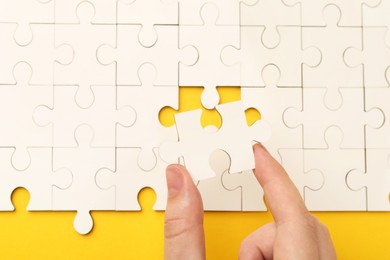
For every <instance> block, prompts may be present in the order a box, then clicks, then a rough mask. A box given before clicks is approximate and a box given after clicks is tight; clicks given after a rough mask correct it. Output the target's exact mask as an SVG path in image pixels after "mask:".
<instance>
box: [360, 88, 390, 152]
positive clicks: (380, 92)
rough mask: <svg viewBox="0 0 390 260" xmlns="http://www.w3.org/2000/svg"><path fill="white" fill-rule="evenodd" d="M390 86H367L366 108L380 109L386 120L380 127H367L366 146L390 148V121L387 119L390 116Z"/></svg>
mask: <svg viewBox="0 0 390 260" xmlns="http://www.w3.org/2000/svg"><path fill="white" fill-rule="evenodd" d="M389 98H390V88H383V87H380V88H367V89H365V105H366V110H367V111H370V110H372V109H380V110H381V112H382V113H383V115H384V118H385V120H383V124H382V125H381V126H380V127H377V128H372V127H367V129H366V148H371V149H389V148H390V136H389V134H388V133H389V129H390V122H389V120H386V118H389V116H390V114H389V113H390V106H389V102H388V100H389Z"/></svg>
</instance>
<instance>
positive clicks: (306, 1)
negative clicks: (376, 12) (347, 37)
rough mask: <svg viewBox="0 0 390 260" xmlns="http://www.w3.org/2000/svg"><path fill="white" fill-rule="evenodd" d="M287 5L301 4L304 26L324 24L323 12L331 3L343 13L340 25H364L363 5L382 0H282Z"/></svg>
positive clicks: (374, 3)
mask: <svg viewBox="0 0 390 260" xmlns="http://www.w3.org/2000/svg"><path fill="white" fill-rule="evenodd" d="M282 1H283V2H284V3H285V4H286V5H288V6H293V5H296V4H300V7H301V16H302V25H303V26H322V25H325V24H324V20H323V19H322V15H321V14H322V12H323V10H324V8H326V7H327V6H329V5H333V6H337V8H339V9H340V11H341V13H342V14H343V16H342V18H341V20H340V26H350V27H354V26H356V27H359V26H362V22H361V21H362V6H363V4H365V5H369V6H373V5H376V4H377V3H378V2H379V1H380V0H357V1H350V0H339V1H334V0H318V1H312V0H282Z"/></svg>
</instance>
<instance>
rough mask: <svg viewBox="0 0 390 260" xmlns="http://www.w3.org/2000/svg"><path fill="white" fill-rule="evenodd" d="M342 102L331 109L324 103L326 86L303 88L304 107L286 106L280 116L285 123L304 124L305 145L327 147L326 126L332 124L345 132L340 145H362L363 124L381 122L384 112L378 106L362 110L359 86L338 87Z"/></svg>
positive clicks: (292, 125) (291, 124) (378, 125)
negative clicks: (339, 105) (337, 107)
mask: <svg viewBox="0 0 390 260" xmlns="http://www.w3.org/2000/svg"><path fill="white" fill-rule="evenodd" d="M340 93H341V95H342V97H343V105H342V106H341V107H340V108H339V109H338V110H330V109H328V108H327V107H326V106H325V105H324V101H323V100H324V97H325V94H326V89H320V88H306V89H303V106H302V108H303V109H301V110H300V109H296V108H287V109H286V111H285V112H284V114H283V119H284V122H285V124H286V125H287V126H288V127H291V128H296V127H298V126H302V127H303V133H304V134H303V147H304V148H313V149H316V148H327V147H328V146H327V145H326V142H325V140H324V134H325V130H326V129H327V128H328V127H329V126H332V125H335V126H338V127H340V129H341V130H342V131H343V133H344V139H343V141H342V144H341V146H340V147H341V148H364V147H365V143H364V142H365V127H366V126H370V127H374V128H378V127H380V126H381V125H382V124H383V120H384V115H383V113H382V111H381V110H380V109H377V108H375V109H371V110H370V111H365V107H364V90H363V89H362V88H341V89H340Z"/></svg>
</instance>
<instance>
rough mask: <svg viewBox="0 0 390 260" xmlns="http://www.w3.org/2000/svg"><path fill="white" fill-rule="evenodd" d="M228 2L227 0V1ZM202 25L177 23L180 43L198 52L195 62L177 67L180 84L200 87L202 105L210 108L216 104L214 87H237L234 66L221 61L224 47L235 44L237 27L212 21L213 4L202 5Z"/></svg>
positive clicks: (238, 79) (235, 68) (215, 16)
mask: <svg viewBox="0 0 390 260" xmlns="http://www.w3.org/2000/svg"><path fill="white" fill-rule="evenodd" d="M229 1H231V0H229ZM201 16H202V19H203V21H204V23H203V24H202V25H186V26H180V28H179V29H180V31H179V35H180V45H181V46H188V45H191V46H194V47H195V48H196V49H197V50H198V53H199V57H198V60H197V62H196V64H194V65H192V66H188V65H184V64H183V65H181V66H180V81H179V84H180V86H204V88H205V90H204V92H203V94H202V105H203V106H204V107H206V108H208V109H213V108H214V107H215V106H216V105H218V103H219V95H218V92H217V89H216V87H217V86H239V85H240V70H239V67H238V66H226V65H225V64H223V63H222V61H221V57H220V56H221V51H222V49H223V48H224V47H225V46H228V45H232V46H238V44H239V36H240V33H239V26H238V25H232V26H222V25H218V24H216V22H217V18H218V9H216V7H215V6H214V5H211V4H206V5H204V6H202V9H201Z"/></svg>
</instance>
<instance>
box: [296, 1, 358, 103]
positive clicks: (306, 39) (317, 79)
mask: <svg viewBox="0 0 390 260" xmlns="http://www.w3.org/2000/svg"><path fill="white" fill-rule="evenodd" d="M340 19H341V11H340V10H339V9H338V8H337V7H335V6H333V5H330V6H328V7H326V8H325V9H324V20H325V22H326V26H324V27H304V28H302V35H303V39H302V44H303V47H304V48H307V47H310V46H316V47H317V48H319V49H320V50H321V53H322V60H321V63H320V64H319V65H318V66H317V67H315V68H313V67H310V66H304V68H303V87H304V88H317V87H318V88H327V92H326V96H325V99H324V102H325V106H326V107H328V108H329V109H333V110H336V109H338V108H340V107H341V106H342V103H343V101H342V96H341V93H340V92H339V89H340V88H342V87H362V86H363V76H362V75H363V70H362V68H361V67H355V68H351V67H349V66H347V65H346V63H345V62H344V57H343V55H344V52H345V50H346V49H347V48H349V47H351V46H355V47H357V48H359V47H360V45H361V28H360V27H341V26H339V22H340ZM335 39H337V40H335Z"/></svg>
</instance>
